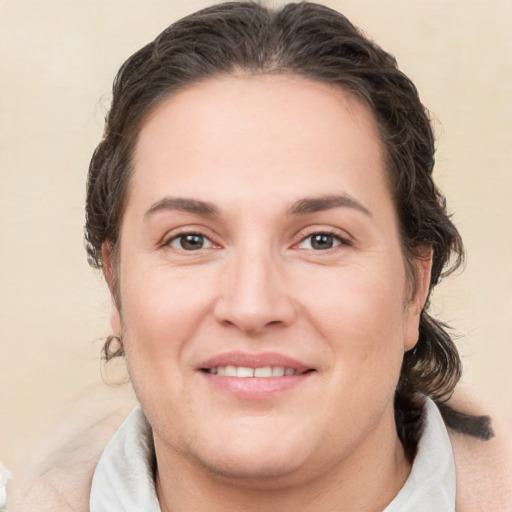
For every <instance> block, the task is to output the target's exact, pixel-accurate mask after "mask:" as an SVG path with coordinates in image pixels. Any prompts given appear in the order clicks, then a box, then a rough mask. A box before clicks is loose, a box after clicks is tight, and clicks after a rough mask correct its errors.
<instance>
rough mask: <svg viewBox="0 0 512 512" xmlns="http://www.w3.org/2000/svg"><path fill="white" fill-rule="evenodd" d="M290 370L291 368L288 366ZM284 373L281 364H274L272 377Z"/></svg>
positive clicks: (280, 375)
mask: <svg viewBox="0 0 512 512" xmlns="http://www.w3.org/2000/svg"><path fill="white" fill-rule="evenodd" d="M288 370H291V368H288ZM283 375H284V368H283V367H282V366H274V367H273V368H272V377H282V376H283Z"/></svg>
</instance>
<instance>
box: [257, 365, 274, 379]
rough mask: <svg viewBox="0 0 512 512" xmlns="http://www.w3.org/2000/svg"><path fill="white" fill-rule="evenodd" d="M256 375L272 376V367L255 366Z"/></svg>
mask: <svg viewBox="0 0 512 512" xmlns="http://www.w3.org/2000/svg"><path fill="white" fill-rule="evenodd" d="M254 376H255V377H272V367H271V366H264V367H263V368H254Z"/></svg>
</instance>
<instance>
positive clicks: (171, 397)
mask: <svg viewBox="0 0 512 512" xmlns="http://www.w3.org/2000/svg"><path fill="white" fill-rule="evenodd" d="M383 161H384V158H383V149H382V147H381V144H380V141H379V137H378V134H377V130H376V128H375V126H374V122H373V119H372V114H371V113H370V111H369V110H368V109H367V108H366V107H365V106H364V105H363V104H362V103H360V102H359V101H358V100H356V99H354V98H353V97H352V96H350V95H349V94H347V93H344V92H343V91H341V90H339V89H338V88H334V87H332V86H329V85H324V84H320V83H316V82H311V81H308V80H306V79H303V78H299V77H294V76H259V77H254V76H251V77H248V76H236V77H235V76H231V77H221V78H216V79H211V80H209V81H206V82H203V83H200V84H198V85H194V86H192V87H190V88H188V89H186V90H183V91H181V92H179V93H176V94H174V95H173V96H171V97H170V98H168V99H166V100H165V101H163V102H162V103H161V104H160V106H159V107H158V108H157V109H156V111H154V112H153V114H152V115H151V116H150V118H149V119H148V121H147V122H146V124H145V125H144V126H143V128H142V131H141V133H140V136H139V140H138V144H137V147H136V151H135V157H134V174H133V176H132V178H131V183H130V190H129V195H128V203H127V208H126V211H125V214H124V218H123V222H122V226H121V237H120V240H121V242H120V260H119V266H118V269H117V272H118V278H119V283H120V304H121V307H120V308H119V309H120V310H121V312H120V311H119V310H118V309H117V308H115V307H114V310H113V314H112V326H113V329H114V333H115V334H121V333H122V336H123V342H124V347H125V353H126V360H127V364H128V369H129V373H130V377H131V380H132V382H133V385H134V388H135V391H136V394H137V397H138V399H139V401H140V402H141V404H142V406H143V409H144V411H145V413H146V415H147V417H148V419H149V421H150V423H151V425H152V427H153V430H154V435H155V445H156V449H157V457H158V456H159V455H162V454H165V456H166V457H167V458H173V459H174V460H176V459H179V460H181V461H182V462H186V463H187V464H191V465H192V466H194V465H195V466H197V467H200V468H202V470H204V471H207V472H210V473H211V474H222V475H224V476H230V475H236V476H237V477H246V478H254V479H261V478H263V479H264V478H266V477H269V476H272V477H273V478H274V479H275V478H288V477H289V478H299V479H300V478H302V477H304V475H306V474H309V475H311V474H319V473H321V472H327V471H331V470H336V468H341V467H343V466H344V465H346V464H348V463H349V462H350V461H351V460H361V457H363V456H364V454H367V455H368V454H370V455H371V453H372V450H376V449H378V447H379V446H380V445H382V443H383V442H388V441H389V442H393V441H394V440H396V431H395V428H394V418H393V395H394V389H395V387H396V384H397V381H398V377H399V373H400V365H401V361H402V357H403V353H404V350H407V349H409V348H411V347H412V346H413V345H414V344H415V342H416V339H417V327H418V321H419V313H420V311H421V306H422V297H421V295H422V294H421V293H420V292H421V289H422V287H421V286H419V287H418V289H419V290H420V292H418V293H415V294H414V295H413V296H412V297H411V293H410V287H408V286H407V284H408V283H407V279H406V271H405V266H404V261H403V257H402V253H401V249H400V241H399V235H398V228H397V219H396V214H395V209H394V205H393V202H392V199H391V196H390V193H389V191H388V186H387V182H386V171H385V169H384V163H383ZM106 256H107V258H108V254H106Z"/></svg>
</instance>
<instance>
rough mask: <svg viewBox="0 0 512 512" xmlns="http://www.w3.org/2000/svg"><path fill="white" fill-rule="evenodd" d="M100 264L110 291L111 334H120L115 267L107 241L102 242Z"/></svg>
mask: <svg viewBox="0 0 512 512" xmlns="http://www.w3.org/2000/svg"><path fill="white" fill-rule="evenodd" d="M101 266H102V269H103V276H104V277H105V281H106V282H107V285H108V289H109V291H110V327H111V328H112V334H113V335H114V336H121V334H122V332H123V330H122V323H121V314H120V312H119V308H118V306H117V302H116V298H115V295H116V293H115V290H116V284H115V279H116V278H115V269H114V263H113V257H112V245H111V244H110V243H109V242H103V244H102V246H101Z"/></svg>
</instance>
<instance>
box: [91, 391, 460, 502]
mask: <svg viewBox="0 0 512 512" xmlns="http://www.w3.org/2000/svg"><path fill="white" fill-rule="evenodd" d="M425 414H426V424H425V430H424V432H423V435H422V437H421V439H420V441H419V445H418V453H417V454H416V458H415V459H414V463H413V466H412V470H411V473H410V475H409V478H408V479H407V481H406V482H405V484H404V486H403V487H402V489H401V491H400V492H399V493H398V495H397V496H396V498H395V499H394V500H393V501H392V502H391V503H390V504H389V505H388V506H387V507H386V509H385V510H384V512H453V511H454V510H455V464H454V459H453V452H452V447H451V444H450V439H449V438H448V433H447V431H446V427H445V425H444V422H443V420H442V418H441V415H440V413H439V410H438V409H437V407H436V405H435V404H434V403H433V402H432V401H431V400H429V399H427V402H426V405H425ZM133 510H140V511H144V512H160V506H159V504H158V499H157V497H156V491H155V485H154V448H153V436H152V433H151V427H150V426H149V423H148V421H147V420H146V418H145V416H144V413H143V412H142V409H141V407H140V405H138V406H137V407H135V409H134V410H133V411H132V412H131V413H130V415H129V416H128V417H127V418H126V420H125V421H124V423H123V424H122V425H121V426H120V427H119V430H118V431H117V432H116V433H115V435H114V437H113V438H112V440H111V441H110V443H109V444H108V445H107V447H106V448H105V451H104V452H103V454H102V456H101V458H100V460H99V462H98V465H97V467H96V471H95V472H94V476H93V480H92V487H91V498H90V511H91V512H128V511H133Z"/></svg>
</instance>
